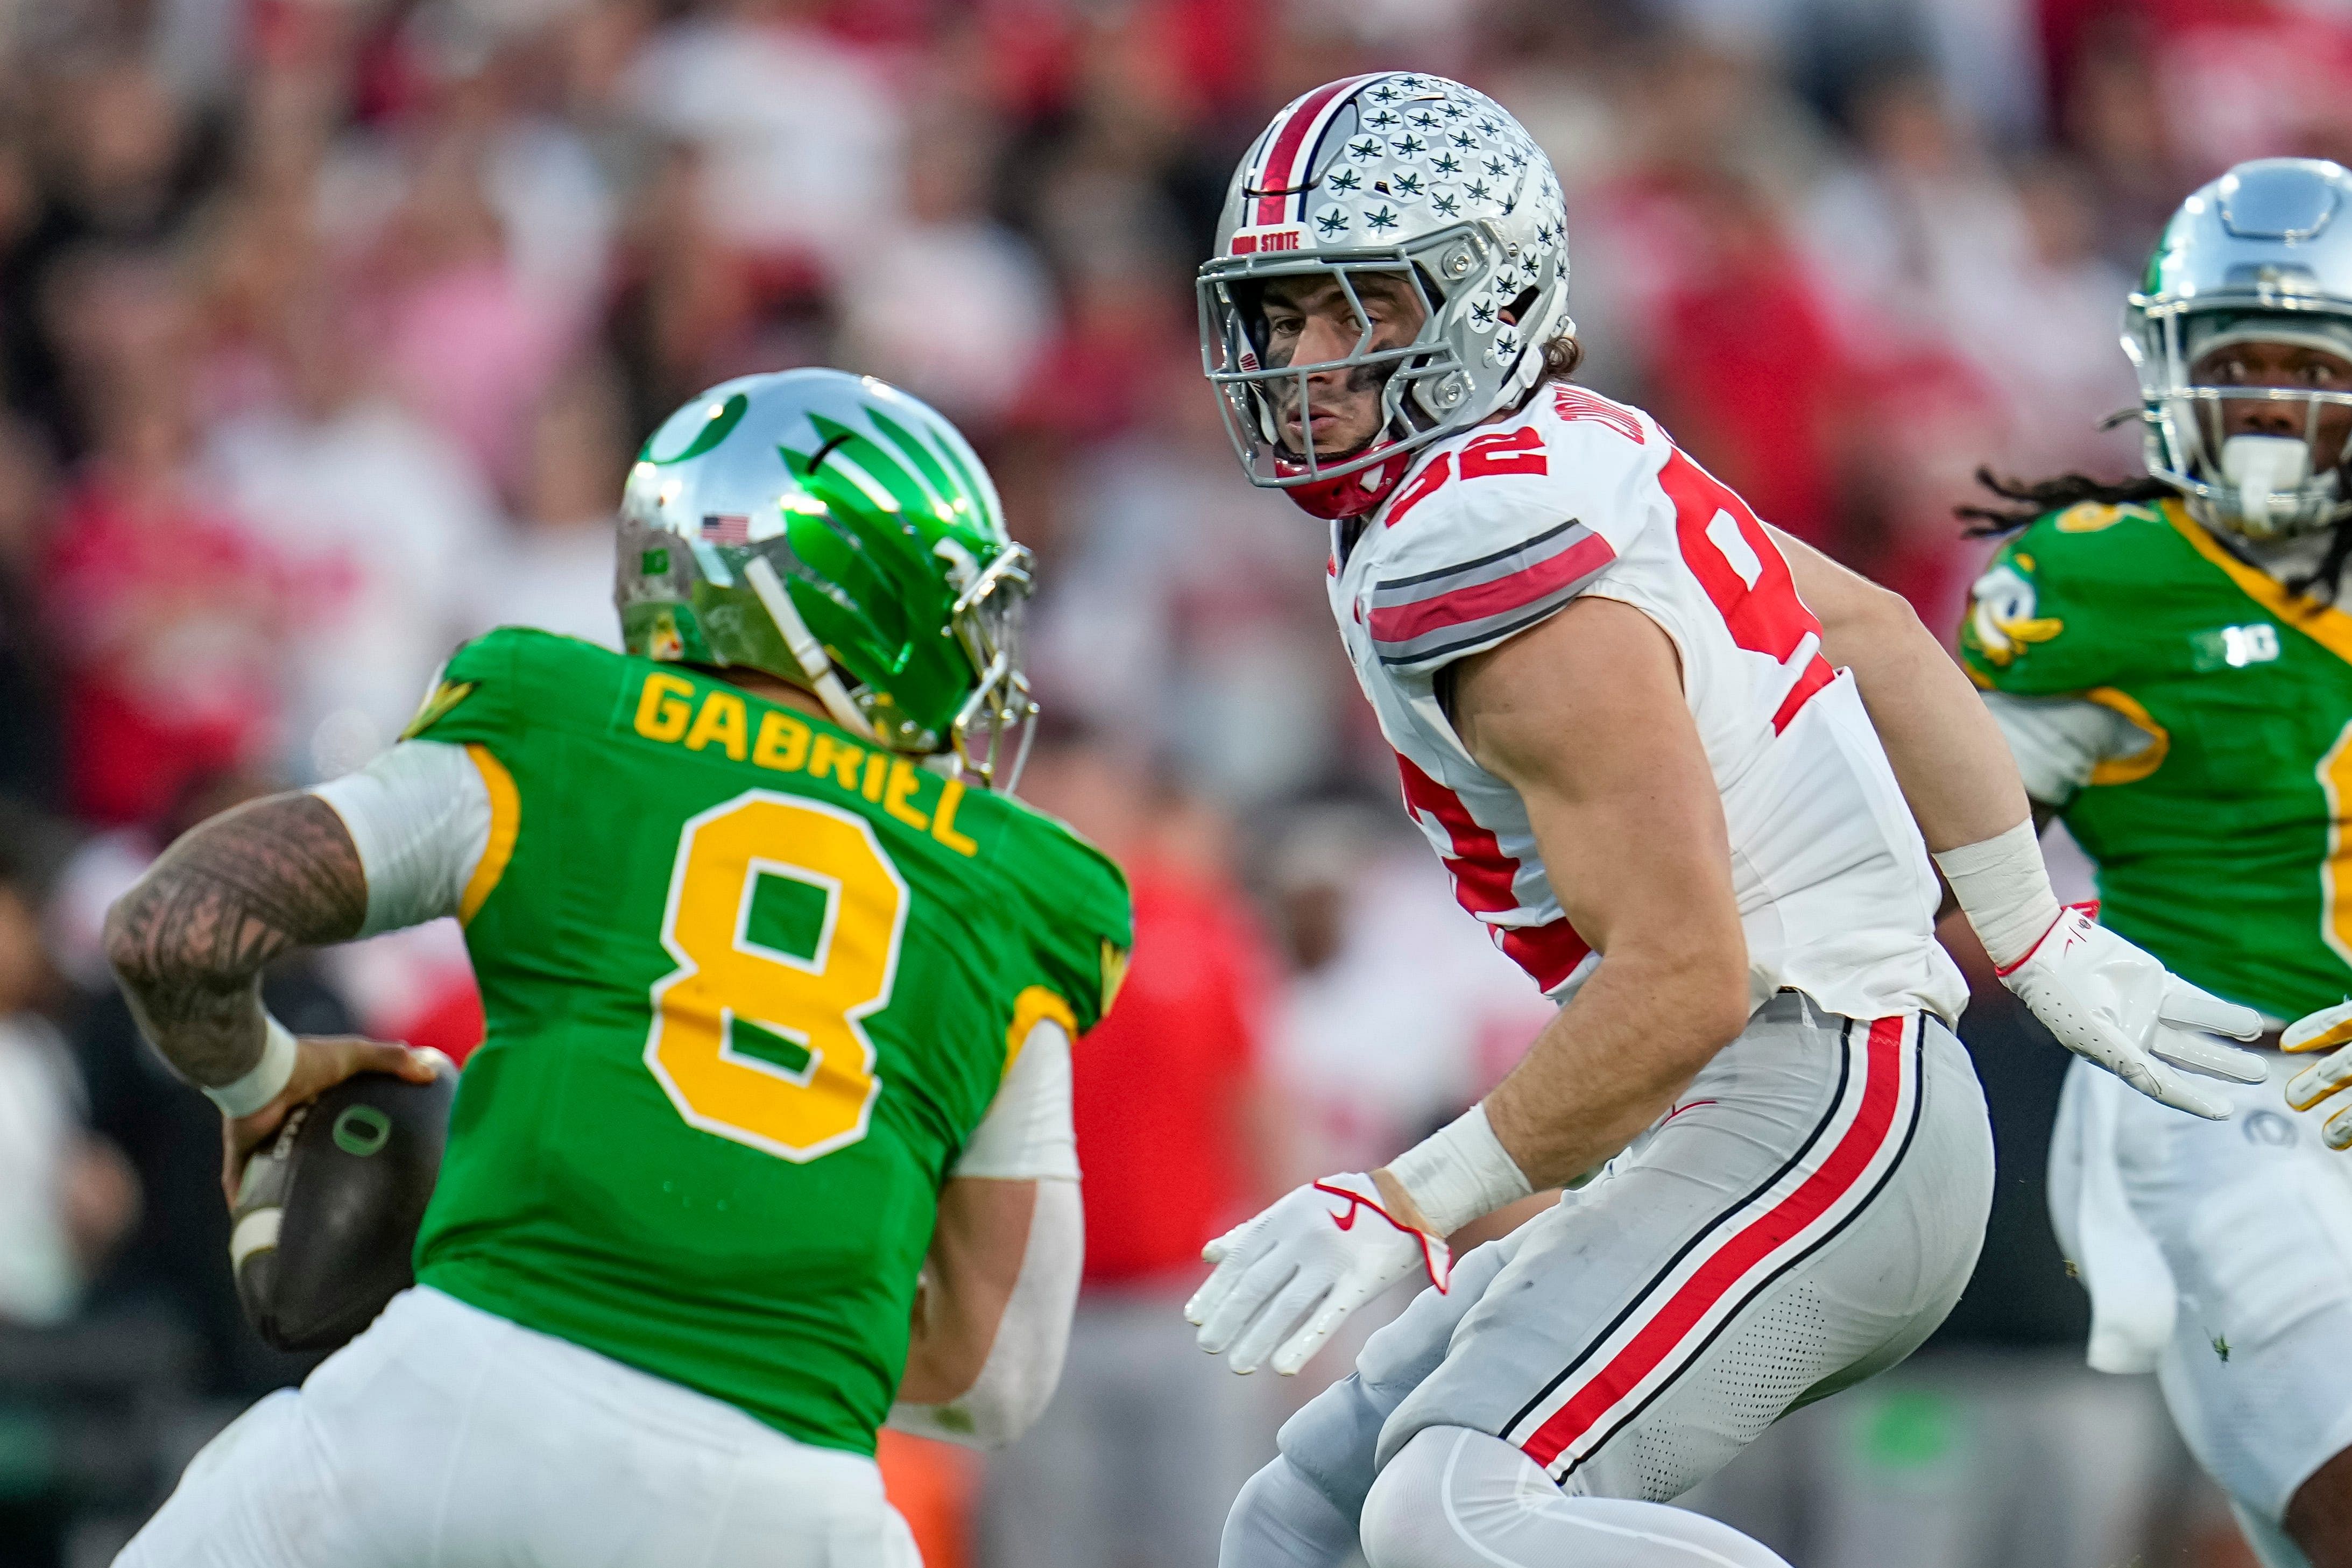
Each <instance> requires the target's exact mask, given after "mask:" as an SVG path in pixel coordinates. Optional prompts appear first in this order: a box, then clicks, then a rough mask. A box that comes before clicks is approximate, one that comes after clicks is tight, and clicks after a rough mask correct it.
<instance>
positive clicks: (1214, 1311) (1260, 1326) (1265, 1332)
mask: <svg viewBox="0 0 2352 1568" xmlns="http://www.w3.org/2000/svg"><path fill="white" fill-rule="evenodd" d="M1201 1256H1202V1258H1207V1259H1208V1260H1209V1261H1210V1262H1211V1263H1213V1264H1215V1265H1216V1266H1217V1268H1216V1272H1214V1273H1213V1274H1211V1275H1210V1276H1209V1279H1208V1282H1207V1283H1206V1284H1204V1285H1202V1287H1201V1289H1199V1290H1198V1291H1196V1292H1194V1293H1193V1296H1192V1300H1190V1301H1187V1302H1186V1303H1184V1317H1185V1320H1186V1321H1189V1322H1192V1323H1196V1324H1198V1325H1199V1326H1200V1330H1201V1348H1202V1350H1204V1351H1207V1352H1209V1353H1210V1354H1212V1355H1215V1354H1217V1353H1219V1352H1223V1351H1226V1350H1227V1349H1228V1348H1230V1350H1231V1352H1232V1353H1231V1354H1230V1355H1229V1356H1228V1357H1227V1359H1226V1364H1227V1365H1229V1366H1231V1367H1232V1368H1233V1369H1234V1371H1235V1372H1244V1373H1247V1372H1255V1371H1256V1370H1257V1369H1258V1368H1259V1367H1261V1366H1263V1365H1265V1364H1266V1361H1267V1358H1268V1357H1269V1356H1271V1357H1272V1358H1273V1364H1274V1370H1275V1371H1276V1372H1277V1373H1281V1374H1282V1375H1283V1376H1285V1377H1288V1376H1289V1375H1290V1374H1291V1373H1295V1372H1297V1370H1298V1369H1299V1368H1300V1367H1302V1366H1305V1365H1306V1364H1307V1358H1308V1357H1309V1356H1311V1355H1313V1354H1314V1353H1315V1352H1317V1351H1318V1350H1319V1349H1320V1348H1322V1344H1323V1342H1324V1341H1326V1340H1328V1339H1329V1338H1330V1337H1331V1332H1332V1331H1333V1330H1335V1329H1337V1328H1338V1327H1339V1324H1340V1323H1341V1322H1342V1321H1344V1320H1345V1319H1346V1318H1347V1316H1348V1314H1349V1313H1350V1312H1352V1311H1354V1310H1356V1309H1357V1308H1359V1307H1360V1306H1362V1305H1363V1304H1364V1303H1365V1302H1367V1301H1369V1300H1371V1299H1372V1298H1373V1297H1375V1296H1377V1295H1379V1294H1380V1293H1381V1291H1383V1290H1385V1289H1388V1288H1389V1287H1390V1286H1391V1285H1393V1284H1395V1283H1396V1282H1397V1281H1398V1280H1400V1279H1403V1278H1404V1277H1405V1276H1406V1275H1408V1274H1410V1273H1412V1271H1413V1270H1414V1269H1416V1268H1418V1269H1422V1270H1423V1271H1425V1272H1426V1273H1427V1274H1428V1276H1429V1282H1430V1283H1431V1284H1433V1285H1434V1286H1436V1287H1437V1288H1438V1289H1441V1290H1443V1289H1445V1282H1446V1276H1447V1272H1448V1270H1449V1268H1450V1267H1451V1259H1450V1258H1449V1255H1448V1254H1447V1252H1446V1250H1445V1242H1444V1238H1443V1237H1434V1236H1430V1235H1427V1234H1425V1233H1423V1232H1422V1231H1418V1230H1415V1229H1413V1228H1412V1226H1408V1225H1405V1224H1403V1223H1402V1222H1401V1221H1398V1220H1396V1219H1393V1218H1391V1217H1390V1212H1389V1209H1388V1206H1387V1205H1384V1204H1383V1203H1382V1202H1381V1197H1380V1190H1379V1189H1378V1188H1377V1187H1375V1186H1374V1185H1373V1184H1372V1179H1371V1177H1370V1176H1367V1175H1362V1174H1360V1173H1351V1174H1348V1175H1339V1176H1326V1177H1324V1178H1323V1179H1322V1180H1321V1181H1319V1182H1310V1183H1308V1184H1307V1185H1306V1186H1303V1187H1300V1188H1298V1189H1297V1191H1295V1192H1292V1193H1291V1194H1288V1195H1287V1196H1286V1197H1284V1198H1283V1199H1282V1200H1281V1201H1280V1202H1278V1203H1276V1205H1274V1206H1273V1207H1272V1208H1270V1209H1267V1210H1266V1211H1265V1213H1264V1214H1262V1215H1258V1216H1257V1217H1256V1218H1255V1219H1254V1220H1251V1221H1249V1222H1248V1223H1247V1224H1245V1225H1243V1226H1237V1227H1235V1228H1234V1229H1233V1230H1230V1231H1227V1232H1226V1233H1225V1234H1224V1235H1223V1236H1221V1237H1218V1238H1217V1239H1216V1240H1214V1241H1213V1242H1211V1243H1209V1245H1208V1246H1207V1247H1203V1248H1202V1252H1201Z"/></svg>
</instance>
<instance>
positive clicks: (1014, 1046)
mask: <svg viewBox="0 0 2352 1568" xmlns="http://www.w3.org/2000/svg"><path fill="white" fill-rule="evenodd" d="M1048 1018H1051V1019H1052V1020H1054V1022H1055V1023H1056V1024H1059V1025H1061V1026H1062V1033H1064V1034H1066V1035H1067V1036H1069V1037H1070V1041H1071V1043H1072V1044H1074V1045H1075V1044H1076V1042H1077V1038H1078V1016H1077V1015H1076V1013H1074V1012H1072V1011H1071V1010H1070V1005H1069V1004H1068V1003H1067V1002H1065V1001H1063V1000H1062V999H1061V998H1060V997H1059V996H1056V995H1055V994H1054V993H1052V992H1051V991H1048V990H1046V989H1045V987H1044V986H1043V985H1032V986H1030V987H1029V988H1027V989H1026V990H1024V991H1023V992H1022V993H1021V994H1020V995H1018V996H1016V997H1014V998H1013V1026H1012V1027H1011V1028H1009V1029H1007V1030H1005V1031H1004V1070H1005V1071H1006V1072H1008V1073H1009V1072H1011V1071H1012V1070H1013V1063H1014V1062H1016V1061H1019V1060H1020V1059H1021V1047H1023V1046H1025V1045H1027V1044H1028V1043H1029V1031H1030V1030H1032V1029H1034V1028H1035V1027H1036V1026H1038V1025H1040V1024H1042V1023H1044V1022H1045V1020H1046V1019H1048Z"/></svg>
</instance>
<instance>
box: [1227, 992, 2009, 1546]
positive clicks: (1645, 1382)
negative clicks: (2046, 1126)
mask: <svg viewBox="0 0 2352 1568" xmlns="http://www.w3.org/2000/svg"><path fill="white" fill-rule="evenodd" d="M1991 1197H1992V1135H1991V1128H1990V1123H1989V1122H1988V1121H1987V1119H1986V1115H1985V1107H1984V1098H1983V1095H1982V1093H1981V1091H1980V1090H1979V1088H1978V1086H1977V1081H1976V1074H1975V1071H1974V1068H1972V1066H1971V1065H1970V1063H1969V1058H1968V1054H1967V1052H1966V1051H1965V1050H1964V1049H1962V1047H1961V1046H1960V1044H1959V1042H1958V1040H1957V1039H1956V1038H1954V1037H1953V1035H1952V1033H1951V1031H1950V1030H1949V1029H1948V1028H1946V1027H1945V1026H1944V1025H1943V1024H1942V1023H1941V1022H1940V1021H1939V1020H1937V1019H1936V1018H1934V1017H1932V1016H1927V1015H1924V1014H1918V1013H1914V1014H1908V1015H1904V1016H1896V1017H1892V1018H1885V1019H1880V1020H1878V1021H1876V1022H1874V1023H1872V1022H1864V1021H1858V1020H1851V1019H1846V1018H1842V1017H1838V1016H1833V1015H1831V1014H1826V1013H1822V1011H1820V1010H1819V1009H1818V1008H1816V1007H1815V1006H1814V1005H1812V1004H1811V1002H1810V1001H1809V1000H1807V999H1806V998H1804V997H1803V996H1801V995H1799V994H1795V993H1793V992H1783V993H1782V994H1780V995H1779V996H1776V997H1774V998H1773V999H1772V1000H1771V1001H1770V1002H1769V1003H1768V1004H1767V1005H1765V1006H1764V1007H1763V1008H1762V1009H1761V1010H1760V1011H1759V1012H1758V1013H1757V1014H1756V1016H1754V1017H1753V1018H1752V1019H1751V1020H1750V1021H1749V1024H1748V1029H1747V1030H1746V1032H1745V1033H1743V1034H1742V1035H1741V1036H1740V1037H1738V1039H1737V1040H1735V1041H1733V1042H1732V1043H1731V1045H1729V1046H1728V1047H1725V1049H1724V1050H1723V1051H1722V1052H1721V1053H1720V1054H1719V1055H1718V1056H1717V1058H1715V1060H1713V1061H1712V1062H1710V1063H1709V1064H1708V1065H1707V1067H1706V1069H1705V1070H1704V1071H1702V1072H1701V1073H1700V1074H1699V1075H1698V1077H1697V1078H1696V1079H1695V1080H1694V1081H1693V1082H1692V1084H1691V1086H1690V1088H1689V1089H1686V1090H1685V1092H1684V1094H1683V1096H1682V1097H1681V1099H1680V1100H1678V1101H1677V1103H1676V1105H1675V1108H1674V1109H1673V1110H1671V1111H1669V1112H1668V1114H1667V1115H1666V1116H1665V1117H1664V1118H1663V1119H1662V1120H1661V1121H1659V1122H1658V1124H1657V1125H1656V1126H1655V1127H1654V1128H1652V1129H1651V1130H1650V1131H1648V1132H1646V1133H1644V1134H1643V1137H1642V1138H1641V1139H1640V1140H1639V1141H1638V1142H1636V1143H1635V1144H1634V1145H1633V1147H1632V1148H1630V1149H1629V1150H1627V1151H1626V1152H1625V1153H1624V1154H1622V1155H1621V1156H1619V1158H1618V1159H1617V1160H1616V1161H1614V1162H1612V1164H1611V1165H1610V1167H1609V1169H1608V1170H1607V1171H1606V1172H1605V1173H1603V1174H1602V1175H1601V1177H1600V1178H1598V1179H1597V1180H1595V1181H1594V1182H1593V1183H1591V1184H1590V1185H1588V1186H1586V1187H1585V1188H1584V1189H1583V1190H1581V1191H1580V1192H1574V1193H1570V1194H1567V1195H1566V1196H1565V1197H1563V1198H1562V1199H1561V1201H1560V1204H1559V1206H1558V1207H1557V1208H1555V1209H1552V1210H1550V1211H1549V1212H1548V1213H1546V1214H1544V1215H1540V1216H1538V1218H1536V1219H1535V1220H1532V1221H1530V1222H1529V1223H1528V1224H1527V1225H1525V1226H1521V1227H1520V1228H1519V1229H1518V1230H1517V1231H1516V1232H1514V1233H1513V1234H1512V1235H1511V1236H1509V1237H1505V1238H1504V1239H1502V1240H1500V1241H1497V1242H1494V1243H1490V1244H1489V1245H1487V1246H1486V1247H1479V1248H1477V1249H1476V1250H1475V1251H1473V1252H1471V1253H1469V1254H1467V1255H1466V1256H1465V1258H1462V1259H1461V1260H1460V1262H1459V1264H1458V1266H1457V1267H1456V1268H1455V1270H1454V1278H1453V1280H1452V1284H1451V1289H1450V1290H1449V1291H1448V1292H1447V1293H1445V1294H1442V1295H1441V1294H1440V1293H1438V1292H1437V1291H1436V1290H1434V1289H1430V1290H1424V1291H1423V1292H1422V1294H1421V1295H1420V1296H1419V1297H1418V1298H1417V1299H1416V1300H1414V1301H1413V1302H1412V1305H1411V1306H1410V1307H1408V1308H1407V1309H1406V1310H1405V1311H1404V1313H1403V1314H1402V1316H1401V1317H1399V1318H1398V1319H1397V1320H1396V1321H1394V1322H1393V1323H1391V1324H1390V1325H1388V1326H1387V1327H1386V1328H1384V1329H1382V1330H1381V1331H1379V1332H1378V1333H1376V1334H1374V1335H1373V1336H1372V1338H1371V1339H1370V1341H1369V1342H1367V1343H1366V1344H1365V1347H1364V1351H1363V1353H1362V1355H1361V1356H1360V1358H1359V1359H1358V1362H1357V1370H1356V1371H1355V1372H1354V1373H1352V1374H1350V1375H1349V1376H1348V1377H1347V1378H1345V1379H1343V1380H1342V1381H1340V1382H1339V1383H1338V1384H1333V1385H1332V1386H1331V1387H1330V1388H1329V1389H1328V1390H1326V1391H1325V1392H1324V1393H1323V1394H1321V1395H1319V1396H1318V1397H1317V1398H1316V1399H1314V1400H1313V1401H1311V1402H1310V1403H1308V1404H1307V1405H1306V1406H1305V1407H1304V1408H1302V1409H1301V1410H1300V1411H1299V1412H1298V1413H1297V1415H1293V1416H1292V1417H1291V1418H1290V1420H1289V1421H1288V1422H1287V1423H1286V1424H1285V1425H1284V1426H1283V1428H1282V1432H1281V1436H1280V1439H1279V1441H1280V1447H1281V1451H1282V1455H1283V1458H1284V1460H1285V1461H1286V1463H1287V1464H1288V1465H1289V1466H1290V1467H1291V1468H1293V1469H1295V1470H1296V1471H1297V1473H1298V1474H1299V1475H1300V1476H1301V1477H1303V1478H1304V1479H1306V1480H1307V1481H1308V1482H1309V1483H1311V1484H1312V1485H1313V1486H1314V1487H1315V1488H1316V1489H1318V1491H1320V1492H1321V1493H1322V1494H1324V1496H1325V1497H1326V1498H1328V1500H1329V1501H1330V1502H1331V1503H1332V1504H1333V1506H1334V1507H1336V1508H1337V1509H1338V1510H1339V1512H1340V1514H1341V1515H1342V1516H1343V1517H1345V1518H1346V1519H1349V1520H1355V1519H1357V1518H1359V1517H1360V1514H1361V1512H1362V1510H1363V1504H1364V1499H1365V1496H1366V1494H1367V1493H1368V1492H1369V1491H1370V1489H1371V1485H1372V1481H1373V1479H1374V1478H1375V1477H1376V1476H1377V1475H1378V1474H1379V1472H1380V1470H1381V1468H1382V1467H1383V1466H1384V1465H1386V1464H1387V1463H1388V1461H1389V1460H1390V1459H1391V1458H1392V1457H1393V1456H1395V1455H1396V1454H1397V1453H1398V1452H1399V1451H1400V1450H1401V1449H1402V1448H1403V1447H1404V1446H1405V1445H1406V1444H1407V1443H1408V1442H1410V1441H1411V1440H1412V1437H1413V1436H1414V1435H1415V1434H1417V1433H1419V1432H1421V1431H1422V1430H1423V1429H1424V1428H1427V1427H1432V1426H1443V1427H1463V1428H1468V1429H1469V1430H1471V1431H1474V1432H1481V1433H1486V1434H1488V1435H1490V1436H1496V1437H1499V1438H1502V1439H1504V1440H1505V1441H1507V1442H1509V1443H1510V1444H1512V1445H1513V1446H1515V1447H1517V1448H1519V1449H1520V1450H1521V1451H1523V1452H1524V1453H1526V1454H1527V1455H1528V1458H1530V1459H1532V1460H1533V1461H1534V1462H1535V1463H1536V1464H1537V1465H1538V1466H1539V1467H1540V1468H1542V1469H1543V1470H1544V1472H1545V1473H1546V1474H1548V1475H1549V1476H1550V1477H1551V1479H1553V1480H1554V1481H1555V1482H1556V1483H1557V1484H1558V1485H1559V1488H1560V1489H1561V1490H1562V1491H1563V1492H1565V1493H1567V1494H1569V1495H1570V1496H1591V1497H1603V1498H1626V1499H1634V1500H1644V1501H1653V1502H1663V1501H1666V1500H1671V1499H1673V1498H1675V1497H1677V1496H1679V1495H1680V1494H1681V1493H1683V1492H1685V1491H1686V1490H1688V1489H1690V1488H1691V1487H1693V1486H1695V1485H1696V1484H1697V1483H1698V1482H1699V1481H1701V1480H1703V1479H1706V1477H1707V1476H1709V1475H1711V1474H1713V1473H1714V1472H1715V1471H1716V1470H1717V1469H1718V1468H1721V1467H1722V1466H1723V1465H1724V1464H1725V1463H1726V1462H1727V1461H1728V1460H1729V1459H1730V1458H1732V1457H1733V1456H1734V1455H1736V1454H1737V1453H1738V1452H1739V1450H1740V1449H1741V1448H1742V1447H1746V1446H1747V1445H1748V1443H1750V1442H1752V1441H1753V1440H1754V1439H1755V1438H1756V1437H1757V1436H1758V1435H1759V1434H1760V1433H1761V1432H1762V1431H1763V1430H1764V1429H1765V1428H1766V1427H1767V1426H1770V1425H1771V1424H1772V1423H1773V1422H1774V1421H1775V1420H1777V1419H1779V1418H1780V1415H1783V1414H1784V1413H1785V1412H1787V1411H1789V1410H1790V1409H1792V1408H1794V1407H1796V1406H1797V1405H1801V1404H1804V1403H1807V1402H1809V1401H1811V1400H1813V1399H1818V1398H1820V1397H1822V1396H1823V1395H1825V1394H1830V1393H1833V1392H1834V1391H1836V1390H1837V1389H1840V1388H1843V1387H1845V1386H1847V1385H1849V1384H1853V1383H1856V1382H1859V1381H1860V1380H1862V1379H1863V1378H1865V1377H1868V1376H1870V1375H1871V1374H1872V1373H1876V1372H1880V1371H1883V1370H1885V1368H1887V1367H1890V1366H1893V1365H1894V1364H1895V1363H1897V1362H1899V1361H1901V1360H1902V1359H1903V1358H1904V1357H1905V1356H1906V1355H1908V1354H1910V1353H1911V1352H1912V1351H1913V1350H1915V1349H1916V1348H1917V1347H1918V1345H1919V1343H1920V1342H1922V1341H1924V1340H1925V1339H1926V1338H1927V1335H1928V1334H1929V1333H1930V1332H1932V1331H1934V1329H1935V1328H1936V1325H1937V1324H1938V1323H1939V1322H1941V1321H1943V1319H1944V1315H1945V1314H1946V1313H1947V1312H1948V1311H1949V1310H1951V1306H1952V1303H1953V1302H1954V1301H1955V1300H1958V1297H1959V1293H1960V1289H1961V1287H1962V1286H1964V1285H1965V1284H1966V1283H1967V1281H1968V1279H1969V1273H1970V1271H1971V1270H1972V1269H1973V1268H1974V1267H1975V1264H1976V1258H1977V1250H1978V1247H1979V1245H1980V1244H1981V1243H1982V1241H1983V1238H1984V1223H1985V1215H1986V1212H1987V1210H1988V1208H1989V1207H1990V1203H1991ZM1250 1495H1252V1494H1250V1493H1249V1492H1246V1491H1245V1492H1244V1499H1245V1500H1246V1499H1247V1498H1248V1497H1249V1496H1250ZM1229 1539H1230V1536H1229Z"/></svg>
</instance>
